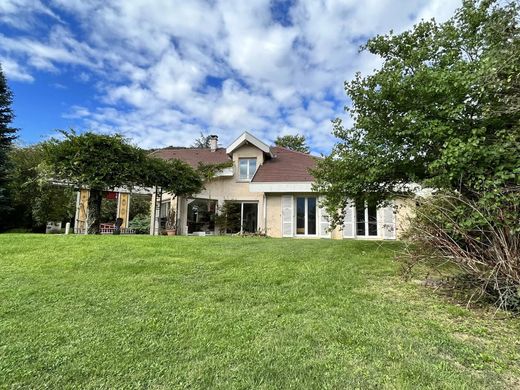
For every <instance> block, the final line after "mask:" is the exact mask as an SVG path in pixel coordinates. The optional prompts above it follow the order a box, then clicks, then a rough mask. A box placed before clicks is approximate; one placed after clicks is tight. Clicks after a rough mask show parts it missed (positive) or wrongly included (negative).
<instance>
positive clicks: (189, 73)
mask: <svg viewBox="0 0 520 390" xmlns="http://www.w3.org/2000/svg"><path fill="white" fill-rule="evenodd" d="M397 4H398V6H397ZM459 5H460V1H459V0H401V1H399V2H396V1H395V0H365V1H359V0H323V1H318V0H308V1H304V0H301V1H292V0H280V1H269V0H250V1H247V2H246V1H231V0H230V1H227V0H212V1H196V0H192V1H185V0H184V1H175V0H155V1H153V2H152V1H149V0H120V1H109V0H106V1H105V0H49V1H40V0H2V1H0V62H1V63H2V67H3V70H4V73H5V75H6V76H7V79H8V82H9V85H10V86H11V89H12V90H13V92H14V94H15V101H14V110H15V113H16V116H17V118H16V122H15V125H16V126H17V127H19V128H20V129H21V131H20V134H19V136H20V137H19V141H20V143H23V144H31V143H35V142H38V141H41V140H44V139H46V138H48V137H49V136H51V135H53V134H54V132H55V130H56V129H67V128H74V129H76V130H78V131H84V130H86V129H90V130H94V131H98V132H119V133H122V134H124V135H126V136H128V137H130V138H131V139H133V140H134V142H135V143H136V144H138V145H140V146H142V147H161V146H168V145H179V146H187V145H189V144H190V143H191V142H192V141H193V139H194V138H195V137H197V136H198V134H199V133H200V132H201V131H202V132H204V133H207V134H209V133H211V134H218V135H219V137H220V143H221V144H223V145H227V144H229V143H230V142H231V141H232V140H233V139H234V138H235V137H236V136H238V135H239V134H240V133H241V132H243V131H244V130H248V131H250V132H252V133H254V134H255V135H257V136H258V137H259V138H261V139H263V140H265V141H268V142H271V141H272V140H274V139H275V138H276V136H278V135H284V134H295V133H300V134H304V135H305V136H306V137H307V139H308V142H309V144H310V145H311V147H312V150H313V152H315V153H327V152H328V151H329V150H330V147H331V146H332V144H333V142H334V139H333V137H332V135H331V124H330V121H331V119H334V118H336V117H344V115H345V114H344V112H343V108H344V106H345V104H347V98H346V96H345V94H344V91H343V82H344V81H345V80H350V79H352V78H353V76H354V74H355V72H357V71H360V72H362V73H364V74H367V73H370V72H371V71H372V70H373V69H374V68H376V67H377V66H378V59H377V58H375V57H373V56H370V55H368V54H366V53H361V54H360V53H358V48H359V45H360V44H362V43H364V41H366V39H367V37H370V36H373V35H375V34H378V33H379V34H383V33H386V32H388V31H389V30H390V29H393V30H394V31H396V32H399V31H403V30H405V29H407V28H410V27H411V26H412V25H413V24H414V23H416V22H418V21H419V20H421V19H429V18H432V17H435V18H436V19H437V20H440V21H443V20H446V19H447V18H448V17H449V16H450V15H451V14H452V13H453V12H454V10H455V9H456V8H457V7H458V6H459ZM345 120H346V122H347V123H348V122H349V120H350V119H349V118H345Z"/></svg>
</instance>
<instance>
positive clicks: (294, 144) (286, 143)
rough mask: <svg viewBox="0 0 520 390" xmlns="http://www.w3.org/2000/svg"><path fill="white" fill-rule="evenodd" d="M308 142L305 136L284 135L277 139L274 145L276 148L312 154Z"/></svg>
mask: <svg viewBox="0 0 520 390" xmlns="http://www.w3.org/2000/svg"><path fill="white" fill-rule="evenodd" d="M306 142H307V141H306V140H305V136H304V135H300V134H296V135H284V136H281V137H276V140H275V141H274V144H275V145H276V146H281V147H283V148H287V149H290V150H295V151H297V152H302V153H307V154H308V153H310V149H309V147H308V146H307V143H306Z"/></svg>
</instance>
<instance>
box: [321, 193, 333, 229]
mask: <svg viewBox="0 0 520 390" xmlns="http://www.w3.org/2000/svg"><path fill="white" fill-rule="evenodd" d="M320 200H321V199H320ZM329 227H330V222H329V215H328V214H327V210H325V208H324V207H321V206H320V237H321V238H330V237H331V234H332V232H330V231H329Z"/></svg>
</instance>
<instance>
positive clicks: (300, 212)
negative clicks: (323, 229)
mask: <svg viewBox="0 0 520 390" xmlns="http://www.w3.org/2000/svg"><path fill="white" fill-rule="evenodd" d="M296 234H299V235H316V198H315V197H297V198H296Z"/></svg>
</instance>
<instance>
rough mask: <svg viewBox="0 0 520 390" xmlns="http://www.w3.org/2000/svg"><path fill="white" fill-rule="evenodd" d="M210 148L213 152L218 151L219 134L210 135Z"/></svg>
mask: <svg viewBox="0 0 520 390" xmlns="http://www.w3.org/2000/svg"><path fill="white" fill-rule="evenodd" d="M209 148H210V149H211V151H212V152H214V151H216V150H217V148H218V135H210V136H209Z"/></svg>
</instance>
